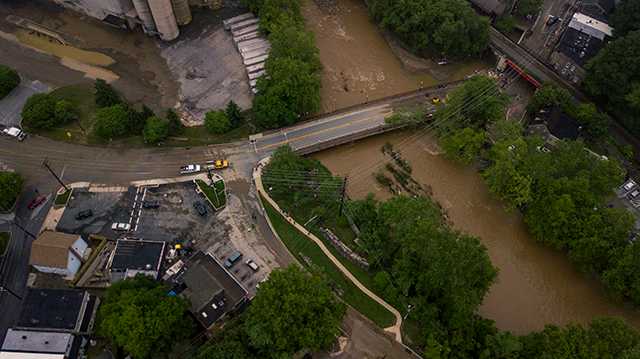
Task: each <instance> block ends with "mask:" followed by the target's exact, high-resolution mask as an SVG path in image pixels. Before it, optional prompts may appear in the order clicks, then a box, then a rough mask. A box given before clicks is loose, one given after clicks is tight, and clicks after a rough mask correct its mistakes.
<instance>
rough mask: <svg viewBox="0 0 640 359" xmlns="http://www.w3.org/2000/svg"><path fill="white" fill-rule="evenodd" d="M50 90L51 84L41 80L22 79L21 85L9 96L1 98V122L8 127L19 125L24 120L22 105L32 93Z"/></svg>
mask: <svg viewBox="0 0 640 359" xmlns="http://www.w3.org/2000/svg"><path fill="white" fill-rule="evenodd" d="M47 91H49V86H47V85H45V84H43V83H42V82H40V81H31V80H29V79H25V78H23V79H22V82H20V85H19V86H18V87H17V88H15V89H14V90H13V91H11V93H10V94H9V95H7V97H5V98H3V99H2V100H0V124H2V125H3V126H6V127H11V126H19V125H20V123H21V122H22V116H21V112H22V107H23V106H24V104H25V102H27V99H28V98H29V97H31V95H33V94H36V93H41V92H47Z"/></svg>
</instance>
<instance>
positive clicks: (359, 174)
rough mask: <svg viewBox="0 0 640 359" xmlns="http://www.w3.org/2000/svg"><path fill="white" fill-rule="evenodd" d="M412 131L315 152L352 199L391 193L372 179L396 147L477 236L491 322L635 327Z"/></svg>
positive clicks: (623, 309)
mask: <svg viewBox="0 0 640 359" xmlns="http://www.w3.org/2000/svg"><path fill="white" fill-rule="evenodd" d="M411 136H412V133H408V132H397V133H391V134H387V135H381V136H378V137H374V138H370V139H366V140H363V141H359V142H356V143H354V144H352V145H345V146H340V147H336V148H333V149H331V150H328V151H323V152H320V153H318V154H316V155H314V157H315V158H317V159H319V160H320V161H322V163H323V164H324V165H325V166H326V167H327V168H329V170H331V171H332V172H333V173H334V174H336V175H345V176H349V177H350V180H349V182H348V183H349V185H348V189H347V192H348V194H349V196H350V197H351V198H354V199H361V198H364V197H365V196H366V195H367V194H368V193H370V192H371V193H374V195H375V196H376V197H377V198H378V199H386V198H389V197H390V196H391V194H390V193H389V192H388V191H387V190H386V189H384V188H382V186H380V185H379V184H377V183H376V181H375V179H374V178H373V174H374V173H375V172H376V171H377V170H379V169H380V168H382V167H383V165H380V163H384V162H381V161H382V160H383V158H384V157H383V154H382V152H381V150H380V149H381V147H382V145H383V144H384V143H385V142H390V143H392V144H394V145H395V147H396V149H398V150H401V151H402V155H403V158H405V159H406V160H408V161H409V163H410V164H411V166H412V168H413V172H412V174H413V177H414V178H415V179H416V180H417V181H418V182H419V183H420V184H422V185H423V186H424V187H426V188H430V189H431V190H432V191H433V198H434V199H435V200H436V201H438V202H439V203H440V204H441V205H442V207H443V208H444V209H445V210H446V212H447V215H448V218H449V220H450V221H451V222H452V224H453V226H454V228H456V229H458V230H461V231H464V232H467V233H469V234H472V235H475V236H478V237H479V238H480V239H481V241H482V243H483V244H484V245H485V246H486V247H487V249H488V251H489V256H490V258H491V261H492V262H493V264H494V265H495V266H497V267H498V268H499V274H498V280H497V282H496V283H495V284H494V285H493V286H492V287H491V290H490V292H489V294H488V295H487V297H486V298H485V300H484V302H483V304H482V306H481V308H480V314H481V315H483V316H485V317H487V318H489V319H492V320H495V321H496V325H497V327H498V328H500V329H503V330H510V331H512V332H514V333H516V334H525V333H528V332H531V331H534V330H540V329H542V328H543V327H544V325H546V324H558V325H564V324H567V323H570V322H578V323H587V322H589V321H590V320H591V319H593V318H594V317H599V316H618V317H622V318H624V319H625V320H626V321H627V322H628V323H629V324H631V325H632V326H634V327H636V328H640V312H638V311H637V310H635V309H633V308H631V307H630V306H629V305H627V304H624V303H618V302H615V301H613V300H612V299H610V298H609V297H608V296H607V295H606V293H605V291H604V288H603V287H602V285H600V284H599V283H598V282H597V281H596V280H595V279H593V278H587V277H585V276H584V275H583V274H581V273H579V272H578V271H577V270H576V269H575V268H574V266H573V265H572V264H571V263H570V262H569V260H568V259H567V258H566V256H565V255H564V254H563V253H561V252H558V251H554V250H552V249H550V248H548V247H545V246H543V245H542V244H539V243H537V242H536V241H535V240H534V239H533V237H532V236H531V235H530V234H529V233H528V232H527V229H526V226H525V224H524V222H523V220H522V216H521V215H520V214H519V213H517V212H515V211H507V210H506V209H505V208H504V206H503V204H502V203H501V202H500V201H499V200H497V199H496V198H494V197H493V196H492V195H491V194H490V193H489V191H488V189H487V187H486V185H485V184H484V181H483V180H482V178H481V177H480V175H479V174H478V173H477V171H476V170H475V169H474V168H472V167H465V166H460V165H457V164H455V163H452V162H451V161H449V160H447V159H445V158H444V157H443V156H442V155H441V152H440V149H439V147H438V146H437V144H436V142H435V140H434V139H433V138H432V137H429V136H423V137H411Z"/></svg>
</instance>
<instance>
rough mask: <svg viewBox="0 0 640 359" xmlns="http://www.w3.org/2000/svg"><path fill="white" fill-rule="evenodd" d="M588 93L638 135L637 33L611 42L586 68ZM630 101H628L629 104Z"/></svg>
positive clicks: (639, 77)
mask: <svg viewBox="0 0 640 359" xmlns="http://www.w3.org/2000/svg"><path fill="white" fill-rule="evenodd" d="M585 68H586V71H587V75H586V77H585V79H584V82H583V85H584V87H585V89H586V90H587V92H588V93H589V94H591V95H592V96H594V97H596V99H598V100H599V101H600V102H601V103H603V104H606V105H607V106H608V110H609V111H611V112H612V113H614V114H617V115H622V116H620V117H621V118H622V120H623V123H624V124H625V126H627V127H628V128H629V129H630V130H631V131H632V132H633V133H635V134H636V135H638V134H640V121H638V120H637V117H638V115H640V110H638V108H637V107H636V105H637V103H636V102H635V101H634V98H635V96H634V93H635V91H637V89H638V87H640V30H636V31H632V32H629V33H628V34H626V35H625V36H623V37H619V38H617V39H615V40H614V41H612V42H610V43H609V44H607V46H605V47H604V48H603V49H602V50H600V51H599V52H598V54H597V55H596V56H595V57H594V58H593V59H591V60H590V61H589V62H588V63H587V65H586V67H585ZM629 100H631V101H629Z"/></svg>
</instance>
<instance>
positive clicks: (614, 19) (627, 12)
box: [611, 0, 640, 37]
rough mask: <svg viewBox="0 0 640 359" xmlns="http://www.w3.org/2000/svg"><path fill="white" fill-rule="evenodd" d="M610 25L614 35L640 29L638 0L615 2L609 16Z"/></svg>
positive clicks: (623, 34)
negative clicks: (614, 7)
mask: <svg viewBox="0 0 640 359" xmlns="http://www.w3.org/2000/svg"><path fill="white" fill-rule="evenodd" d="M611 26H612V27H613V33H614V35H615V36H616V37H623V36H625V35H627V34H628V33H630V32H631V31H636V30H640V1H639V0H622V1H620V2H619V3H616V9H615V11H614V12H613V16H611Z"/></svg>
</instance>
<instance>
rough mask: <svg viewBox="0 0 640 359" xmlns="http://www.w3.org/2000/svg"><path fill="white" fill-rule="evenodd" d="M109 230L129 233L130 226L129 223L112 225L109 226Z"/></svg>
mask: <svg viewBox="0 0 640 359" xmlns="http://www.w3.org/2000/svg"><path fill="white" fill-rule="evenodd" d="M111 229H112V230H114V231H129V230H131V225H130V224H129V223H114V224H112V225H111Z"/></svg>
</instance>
